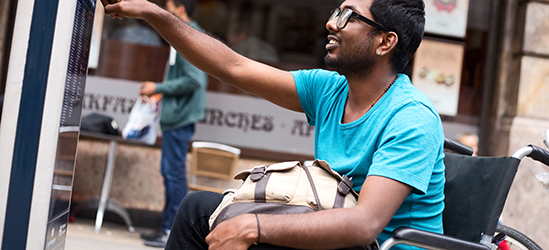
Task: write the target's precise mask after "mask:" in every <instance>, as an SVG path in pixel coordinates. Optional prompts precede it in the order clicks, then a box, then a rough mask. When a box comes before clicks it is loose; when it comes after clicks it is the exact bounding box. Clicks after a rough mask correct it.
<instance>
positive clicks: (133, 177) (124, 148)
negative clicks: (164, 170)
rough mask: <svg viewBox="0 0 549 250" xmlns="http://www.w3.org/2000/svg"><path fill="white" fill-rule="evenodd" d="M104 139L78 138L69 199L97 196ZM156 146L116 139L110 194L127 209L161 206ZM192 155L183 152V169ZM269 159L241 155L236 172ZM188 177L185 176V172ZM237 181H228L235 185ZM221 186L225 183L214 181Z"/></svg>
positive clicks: (158, 209)
mask: <svg viewBox="0 0 549 250" xmlns="http://www.w3.org/2000/svg"><path fill="white" fill-rule="evenodd" d="M108 146H109V145H108V142H105V141H95V140H91V139H80V141H79V144H78V153H77V154H78V158H77V160H76V169H75V176H74V187H73V202H74V203H78V202H83V201H86V200H87V199H90V198H94V197H99V195H100V192H101V186H102V183H103V176H104V174H105V166H106V163H107V150H108ZM160 155H161V151H160V148H158V147H151V146H139V145H134V144H125V143H119V144H118V147H117V154H116V161H115V167H114V174H113V180H112V186H111V192H110V196H109V197H110V198H112V199H114V200H116V201H118V202H119V203H120V204H121V205H122V206H124V207H126V208H129V209H138V210H147V211H156V212H161V211H162V210H163V208H164V183H163V181H164V178H163V177H162V175H161V174H160ZM191 160H192V156H191V155H190V154H188V155H187V172H189V168H190V161H191ZM270 163H272V162H271V161H264V160H260V159H250V158H241V159H240V160H239V162H238V164H237V166H236V172H238V171H241V170H244V169H248V168H252V167H253V166H256V165H261V164H270ZM187 177H188V176H187ZM240 183H241V181H232V182H231V183H230V187H231V188H236V187H238V186H239V185H240ZM218 184H221V185H222V186H225V185H226V183H218Z"/></svg>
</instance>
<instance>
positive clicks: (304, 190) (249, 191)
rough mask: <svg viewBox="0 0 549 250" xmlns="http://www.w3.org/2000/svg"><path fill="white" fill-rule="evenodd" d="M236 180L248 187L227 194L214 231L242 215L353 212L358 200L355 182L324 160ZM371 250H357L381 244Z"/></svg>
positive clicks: (262, 169) (255, 171)
mask: <svg viewBox="0 0 549 250" xmlns="http://www.w3.org/2000/svg"><path fill="white" fill-rule="evenodd" d="M234 179H237V180H243V181H244V183H243V184H242V186H240V188H238V189H236V190H234V189H233V190H227V191H225V193H224V194H225V195H224V197H223V200H222V201H221V203H220V204H219V206H218V207H217V209H216V210H215V211H214V213H213V214H212V215H211V217H210V220H209V223H210V229H211V230H213V229H214V228H215V227H216V226H217V225H218V224H219V223H221V222H223V221H225V220H228V219H230V218H233V217H236V216H238V215H241V214H248V213H252V214H253V213H257V214H299V213H310V212H315V211H319V210H324V209H332V208H351V207H354V206H356V204H357V200H358V194H357V193H356V192H355V191H354V190H353V183H352V181H351V178H349V177H347V176H341V175H339V174H338V173H337V172H335V171H333V170H332V169H331V168H330V165H329V164H328V163H327V162H326V161H322V160H315V161H314V162H313V164H312V166H303V165H302V164H301V163H300V162H299V161H290V162H281V163H276V164H272V165H262V166H256V167H254V168H252V169H248V170H244V171H242V172H239V173H237V174H236V175H235V177H234ZM369 247H373V248H365V247H361V248H357V249H377V242H374V244H372V246H369ZM353 249H354V248H353Z"/></svg>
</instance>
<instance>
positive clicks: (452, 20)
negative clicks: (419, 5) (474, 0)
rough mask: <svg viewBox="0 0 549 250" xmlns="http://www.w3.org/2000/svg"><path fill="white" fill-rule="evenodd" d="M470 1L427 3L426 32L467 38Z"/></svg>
mask: <svg viewBox="0 0 549 250" xmlns="http://www.w3.org/2000/svg"><path fill="white" fill-rule="evenodd" d="M468 12H469V0H428V1H425V32H427V33H433V34H439V35H446V36H453V37H460V38H463V37H465V31H466V29H467V14H468Z"/></svg>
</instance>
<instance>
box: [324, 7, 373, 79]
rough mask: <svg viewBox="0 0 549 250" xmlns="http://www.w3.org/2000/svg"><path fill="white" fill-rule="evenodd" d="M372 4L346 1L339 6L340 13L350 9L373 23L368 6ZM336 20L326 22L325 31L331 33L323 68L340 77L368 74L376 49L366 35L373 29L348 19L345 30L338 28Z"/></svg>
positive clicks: (360, 22)
mask: <svg viewBox="0 0 549 250" xmlns="http://www.w3.org/2000/svg"><path fill="white" fill-rule="evenodd" d="M371 2H372V0H367V1H360V0H348V1H345V2H343V3H342V4H341V6H340V7H339V8H340V9H343V8H350V9H352V10H353V11H355V12H357V13H359V14H361V15H363V16H365V17H368V18H370V19H372V15H371V14H370V5H371ZM337 19H338V17H336V18H334V19H332V20H330V21H328V23H327V24H326V28H327V29H328V31H330V35H329V36H328V40H329V41H328V44H327V45H326V50H327V51H328V54H327V55H326V57H325V58H324V61H325V63H326V65H328V66H330V67H332V68H334V69H335V70H337V71H338V72H339V73H340V74H348V73H356V72H359V71H364V70H369V69H370V68H371V67H372V65H373V64H374V63H375V59H376V56H375V48H373V41H374V39H373V37H372V36H370V35H369V32H370V31H371V30H372V29H374V28H373V27H371V26H369V25H368V24H366V23H364V22H362V21H360V20H357V19H356V18H350V19H349V22H348V23H347V26H346V27H345V28H344V29H339V28H337V25H336V22H337Z"/></svg>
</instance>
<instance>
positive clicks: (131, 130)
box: [122, 97, 156, 145]
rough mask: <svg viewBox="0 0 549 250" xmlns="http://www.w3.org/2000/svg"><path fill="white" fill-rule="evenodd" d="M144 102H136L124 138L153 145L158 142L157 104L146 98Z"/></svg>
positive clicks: (123, 131)
mask: <svg viewBox="0 0 549 250" xmlns="http://www.w3.org/2000/svg"><path fill="white" fill-rule="evenodd" d="M143 100H144V101H142V99H141V98H139V99H137V101H135V104H134V105H133V108H132V111H131V112H130V115H129V117H128V123H126V126H125V127H124V129H123V130H122V137H123V138H124V139H133V140H138V141H141V142H143V143H146V144H149V145H153V144H154V143H155V142H156V103H155V102H151V100H149V98H146V97H144V98H143Z"/></svg>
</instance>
